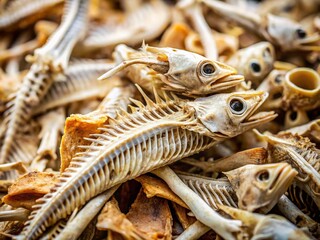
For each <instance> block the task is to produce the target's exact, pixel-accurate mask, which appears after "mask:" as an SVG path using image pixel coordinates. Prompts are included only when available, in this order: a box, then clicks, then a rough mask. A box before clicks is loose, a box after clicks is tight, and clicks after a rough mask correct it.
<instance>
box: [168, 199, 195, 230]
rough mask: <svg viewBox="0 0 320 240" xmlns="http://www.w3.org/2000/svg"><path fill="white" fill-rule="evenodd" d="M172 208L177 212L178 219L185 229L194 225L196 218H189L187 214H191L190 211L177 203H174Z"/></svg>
mask: <svg viewBox="0 0 320 240" xmlns="http://www.w3.org/2000/svg"><path fill="white" fill-rule="evenodd" d="M172 206H173V209H174V210H175V212H176V215H177V218H178V219H179V222H180V223H181V225H182V227H183V229H187V228H188V227H190V225H191V224H193V223H194V222H195V221H196V219H195V218H194V217H189V216H188V215H187V213H188V212H190V210H188V209H186V208H184V207H181V206H180V205H178V204H176V203H172Z"/></svg>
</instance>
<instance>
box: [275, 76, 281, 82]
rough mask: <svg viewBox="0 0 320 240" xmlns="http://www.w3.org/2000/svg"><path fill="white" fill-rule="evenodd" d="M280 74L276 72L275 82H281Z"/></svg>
mask: <svg viewBox="0 0 320 240" xmlns="http://www.w3.org/2000/svg"><path fill="white" fill-rule="evenodd" d="M281 78H282V76H281V75H280V74H278V75H277V76H276V77H275V79H274V81H275V82H276V83H281V82H282V79H281Z"/></svg>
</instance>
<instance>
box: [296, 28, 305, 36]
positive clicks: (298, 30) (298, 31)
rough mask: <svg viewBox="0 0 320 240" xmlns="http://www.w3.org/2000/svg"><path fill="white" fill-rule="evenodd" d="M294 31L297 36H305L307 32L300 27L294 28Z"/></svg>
mask: <svg viewBox="0 0 320 240" xmlns="http://www.w3.org/2000/svg"><path fill="white" fill-rule="evenodd" d="M296 33H297V35H298V38H305V37H306V36H307V33H306V31H305V30H303V29H301V28H298V29H297V30H296Z"/></svg>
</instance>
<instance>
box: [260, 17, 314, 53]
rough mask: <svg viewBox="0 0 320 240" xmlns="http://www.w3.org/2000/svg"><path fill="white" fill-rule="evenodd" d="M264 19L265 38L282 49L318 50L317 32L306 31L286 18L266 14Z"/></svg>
mask: <svg viewBox="0 0 320 240" xmlns="http://www.w3.org/2000/svg"><path fill="white" fill-rule="evenodd" d="M266 19H267V20H266V21H267V29H266V31H267V33H268V35H269V36H268V37H267V38H270V40H271V41H272V42H274V43H275V44H277V45H278V46H280V47H281V49H282V50H284V51H290V50H306V51H320V46H319V44H317V43H316V42H317V41H319V40H320V35H319V34H317V33H314V34H311V33H308V32H307V31H306V30H305V29H304V27H303V26H302V25H300V24H299V23H297V22H295V21H293V20H291V19H288V18H284V17H279V16H275V15H272V14H268V15H267V16H266Z"/></svg>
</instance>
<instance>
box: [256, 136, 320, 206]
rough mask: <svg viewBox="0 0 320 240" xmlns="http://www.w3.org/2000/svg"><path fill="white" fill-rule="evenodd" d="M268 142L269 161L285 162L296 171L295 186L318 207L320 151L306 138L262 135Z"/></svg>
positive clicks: (319, 202) (319, 203) (319, 201)
mask: <svg viewBox="0 0 320 240" xmlns="http://www.w3.org/2000/svg"><path fill="white" fill-rule="evenodd" d="M262 137H263V138H264V139H265V140H266V141H267V142H268V152H269V155H270V161H273V162H280V161H286V162H288V163H289V164H291V165H292V166H293V167H294V168H295V169H296V170H297V171H298V173H299V174H298V175H297V176H296V182H297V185H298V186H299V187H300V188H301V189H303V190H304V191H305V192H306V193H307V194H308V195H309V196H311V197H312V199H313V200H314V201H315V203H316V204H317V206H318V207H320V198H319V195H320V162H319V158H320V151H319V149H317V148H316V147H315V144H313V143H312V142H310V140H309V139H308V138H306V137H301V136H299V135H293V134H290V133H282V134H278V135H271V134H264V135H262Z"/></svg>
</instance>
